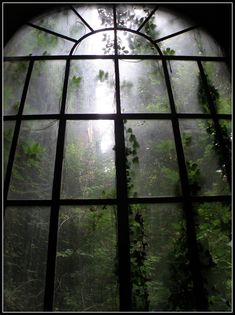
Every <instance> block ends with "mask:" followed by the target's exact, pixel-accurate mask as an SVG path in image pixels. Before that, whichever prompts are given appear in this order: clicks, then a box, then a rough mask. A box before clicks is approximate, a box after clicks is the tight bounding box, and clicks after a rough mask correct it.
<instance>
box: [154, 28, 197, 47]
mask: <svg viewBox="0 0 235 315" xmlns="http://www.w3.org/2000/svg"><path fill="white" fill-rule="evenodd" d="M195 28H198V26H197V25H194V26H191V27H188V28H185V29H184V30H181V31H179V32H176V33H173V34H170V35H167V36H164V37H161V38H158V39H156V40H154V42H155V43H159V42H161V41H164V40H166V39H169V38H172V37H175V36H179V35H181V34H183V33H186V32H189V31H192V30H193V29H195Z"/></svg>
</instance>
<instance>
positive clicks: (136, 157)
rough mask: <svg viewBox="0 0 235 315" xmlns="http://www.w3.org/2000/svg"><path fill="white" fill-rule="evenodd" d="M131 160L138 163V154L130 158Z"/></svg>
mask: <svg viewBox="0 0 235 315" xmlns="http://www.w3.org/2000/svg"><path fill="white" fill-rule="evenodd" d="M132 162H133V163H134V164H138V163H139V158H138V156H135V157H134V158H133V159H132Z"/></svg>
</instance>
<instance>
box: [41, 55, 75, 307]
mask: <svg viewBox="0 0 235 315" xmlns="http://www.w3.org/2000/svg"><path fill="white" fill-rule="evenodd" d="M69 69H70V60H69V59H68V60H67V62H66V68H65V77H64V86H63V94H62V102H61V112H60V121H59V129H58V138H57V147H56V158H55V168H54V180H53V188H52V207H51V215H50V226H49V238H48V255H47V270H46V284H45V296H44V310H45V311H52V310H53V299H54V281H55V266H56V251H57V233H58V221H59V207H60V187H61V177H62V167H63V152H64V141H65V130H66V119H65V116H64V113H65V103H66V95H67V86H68V78H69Z"/></svg>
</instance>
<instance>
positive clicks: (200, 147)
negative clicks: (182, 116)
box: [180, 119, 230, 195]
mask: <svg viewBox="0 0 235 315" xmlns="http://www.w3.org/2000/svg"><path fill="white" fill-rule="evenodd" d="M180 130H181V137H182V141H183V146H184V154H185V157H186V163H187V168H188V177H189V184H190V188H191V193H192V194H193V195H197V194H199V195H223V194H225V195H226V194H229V193H230V192H229V186H228V183H227V178H226V175H225V172H224V161H223V156H219V154H217V152H218V150H217V148H218V139H217V138H216V136H215V130H214V128H213V125H212V122H211V121H209V120H199V119H196V120H180Z"/></svg>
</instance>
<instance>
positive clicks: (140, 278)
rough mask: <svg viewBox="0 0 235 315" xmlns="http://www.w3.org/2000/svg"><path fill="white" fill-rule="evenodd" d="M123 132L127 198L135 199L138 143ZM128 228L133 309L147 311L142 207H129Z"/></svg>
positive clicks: (126, 129) (129, 134) (147, 278)
mask: <svg viewBox="0 0 235 315" xmlns="http://www.w3.org/2000/svg"><path fill="white" fill-rule="evenodd" d="M125 123H126V121H124V130H125V136H126V175H127V189H128V194H129V196H133V197H137V192H136V191H134V185H133V177H134V173H135V168H136V167H137V166H138V164H139V157H138V148H139V143H138V140H137V138H136V136H135V135H134V133H133V130H132V128H126V126H125ZM129 227H130V241H131V246H130V257H131V279H132V290H133V308H134V309H137V310H148V309H149V296H148V286H147V282H148V281H149V280H150V279H149V277H148V271H147V266H146V259H147V253H146V250H147V247H148V242H147V236H146V231H145V221H144V217H143V206H142V205H130V206H129Z"/></svg>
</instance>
